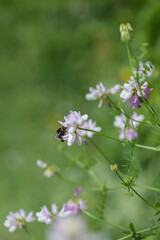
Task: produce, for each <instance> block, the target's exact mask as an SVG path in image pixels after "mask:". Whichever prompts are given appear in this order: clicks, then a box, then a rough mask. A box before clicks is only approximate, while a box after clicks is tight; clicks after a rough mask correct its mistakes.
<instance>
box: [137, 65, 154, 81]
mask: <svg viewBox="0 0 160 240" xmlns="http://www.w3.org/2000/svg"><path fill="white" fill-rule="evenodd" d="M153 71H154V66H153V64H152V63H151V62H150V61H147V62H145V63H142V62H139V68H138V71H137V69H135V74H136V75H137V73H138V78H139V82H143V81H144V80H145V79H146V77H150V76H151V75H152V73H153Z"/></svg>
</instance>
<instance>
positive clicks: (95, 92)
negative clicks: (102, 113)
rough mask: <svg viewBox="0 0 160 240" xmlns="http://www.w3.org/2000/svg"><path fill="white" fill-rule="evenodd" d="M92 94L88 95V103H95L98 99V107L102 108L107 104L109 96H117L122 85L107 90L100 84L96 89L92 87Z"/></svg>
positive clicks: (90, 89)
mask: <svg viewBox="0 0 160 240" xmlns="http://www.w3.org/2000/svg"><path fill="white" fill-rule="evenodd" d="M89 91H90V93H87V94H86V96H85V97H86V99H87V100H88V101H93V100H96V99H100V102H99V105H98V107H102V106H103V104H104V103H105V102H106V99H107V97H108V96H109V95H112V94H116V93H118V92H119V91H120V85H119V84H117V85H115V86H114V87H113V88H110V89H107V88H106V87H104V85H103V84H102V83H101V82H100V83H99V84H97V85H96V88H93V87H90V88H89Z"/></svg>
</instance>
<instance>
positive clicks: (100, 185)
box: [88, 168, 104, 189]
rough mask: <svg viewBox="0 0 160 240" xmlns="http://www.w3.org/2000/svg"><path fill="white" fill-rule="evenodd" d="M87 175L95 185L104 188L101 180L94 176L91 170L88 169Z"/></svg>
mask: <svg viewBox="0 0 160 240" xmlns="http://www.w3.org/2000/svg"><path fill="white" fill-rule="evenodd" d="M88 174H89V175H90V176H91V177H92V178H93V179H94V181H95V182H96V183H97V185H98V186H99V187H100V188H101V189H103V188H104V185H103V183H102V182H101V180H100V179H99V178H98V177H97V175H96V174H95V172H94V171H93V170H92V169H90V168H89V169H88Z"/></svg>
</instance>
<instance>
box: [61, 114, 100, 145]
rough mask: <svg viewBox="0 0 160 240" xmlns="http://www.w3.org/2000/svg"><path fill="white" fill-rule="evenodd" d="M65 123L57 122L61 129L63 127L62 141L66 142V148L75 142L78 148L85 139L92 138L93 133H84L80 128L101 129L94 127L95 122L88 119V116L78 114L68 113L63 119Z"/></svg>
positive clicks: (98, 130)
mask: <svg viewBox="0 0 160 240" xmlns="http://www.w3.org/2000/svg"><path fill="white" fill-rule="evenodd" d="M64 119H65V122H61V121H58V122H59V123H60V124H61V125H62V126H63V127H65V128H66V129H65V133H64V134H63V135H62V139H63V141H67V144H68V146H71V145H72V144H74V143H75V142H77V143H78V145H79V146H80V145H81V144H82V142H83V140H84V138H85V137H90V138H91V137H92V136H93V134H94V133H93V132H91V131H85V130H82V129H80V128H84V129H88V130H94V131H97V132H100V131H101V127H97V126H96V122H94V121H92V120H91V119H89V120H88V121H87V119H88V115H87V114H84V115H81V113H80V112H76V111H74V112H73V111H70V113H69V115H68V116H67V117H66V116H65V117H64Z"/></svg>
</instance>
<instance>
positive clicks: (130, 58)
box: [126, 43, 134, 75]
mask: <svg viewBox="0 0 160 240" xmlns="http://www.w3.org/2000/svg"><path fill="white" fill-rule="evenodd" d="M126 45H127V53H128V58H129V63H130V66H131V69H132V72H133V75H134V67H133V65H132V57H131V53H130V49H129V44H128V43H127V44H126Z"/></svg>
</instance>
